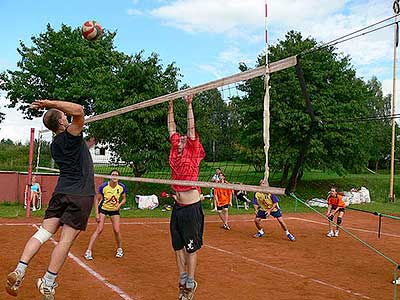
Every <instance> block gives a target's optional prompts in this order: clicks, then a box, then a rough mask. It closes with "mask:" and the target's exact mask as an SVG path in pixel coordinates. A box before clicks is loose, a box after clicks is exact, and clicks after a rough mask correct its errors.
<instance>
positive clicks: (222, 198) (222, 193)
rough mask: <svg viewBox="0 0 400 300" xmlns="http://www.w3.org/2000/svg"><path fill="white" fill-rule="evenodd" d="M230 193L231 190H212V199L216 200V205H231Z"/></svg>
mask: <svg viewBox="0 0 400 300" xmlns="http://www.w3.org/2000/svg"><path fill="white" fill-rule="evenodd" d="M232 193H233V191H232V190H227V189H220V188H216V189H214V197H215V198H216V200H217V205H218V206H224V205H227V204H229V203H231V198H232Z"/></svg>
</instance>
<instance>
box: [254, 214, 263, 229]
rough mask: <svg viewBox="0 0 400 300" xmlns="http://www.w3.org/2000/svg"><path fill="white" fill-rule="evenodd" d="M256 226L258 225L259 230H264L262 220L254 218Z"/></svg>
mask: <svg viewBox="0 0 400 300" xmlns="http://www.w3.org/2000/svg"><path fill="white" fill-rule="evenodd" d="M254 224H256V227H257V229H258V230H264V228H263V227H262V224H261V219H260V218H257V217H255V218H254Z"/></svg>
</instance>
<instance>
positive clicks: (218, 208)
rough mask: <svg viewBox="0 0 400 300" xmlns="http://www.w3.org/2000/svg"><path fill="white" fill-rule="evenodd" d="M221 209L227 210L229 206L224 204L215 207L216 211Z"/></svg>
mask: <svg viewBox="0 0 400 300" xmlns="http://www.w3.org/2000/svg"><path fill="white" fill-rule="evenodd" d="M223 208H229V204H225V205H222V206H217V210H222V209H223Z"/></svg>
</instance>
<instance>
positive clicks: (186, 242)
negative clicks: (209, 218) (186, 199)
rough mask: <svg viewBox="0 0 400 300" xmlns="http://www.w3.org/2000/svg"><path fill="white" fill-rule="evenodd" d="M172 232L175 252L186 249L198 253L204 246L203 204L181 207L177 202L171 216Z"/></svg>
mask: <svg viewBox="0 0 400 300" xmlns="http://www.w3.org/2000/svg"><path fill="white" fill-rule="evenodd" d="M170 231H171V239H172V247H173V248H174V250H175V251H177V250H181V249H183V247H185V248H186V251H187V252H188V253H193V252H196V251H197V250H199V249H200V248H201V246H202V245H203V231H204V214H203V209H202V208H201V202H200V201H199V202H196V203H193V204H190V205H187V206H181V205H179V204H177V203H176V202H175V204H174V207H173V209H172V214H171V222H170Z"/></svg>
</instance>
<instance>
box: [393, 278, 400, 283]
mask: <svg viewBox="0 0 400 300" xmlns="http://www.w3.org/2000/svg"><path fill="white" fill-rule="evenodd" d="M392 283H393V284H400V278H397V279H396V280H393V281H392Z"/></svg>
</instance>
